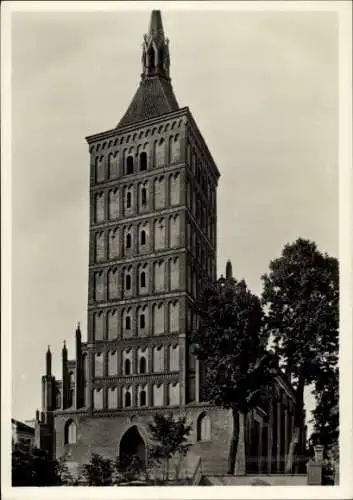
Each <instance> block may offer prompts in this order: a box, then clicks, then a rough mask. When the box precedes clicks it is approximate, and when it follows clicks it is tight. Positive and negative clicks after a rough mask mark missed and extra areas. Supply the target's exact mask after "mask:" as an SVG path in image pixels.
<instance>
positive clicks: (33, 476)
mask: <svg viewBox="0 0 353 500" xmlns="http://www.w3.org/2000/svg"><path fill="white" fill-rule="evenodd" d="M59 470H60V465H59V462H58V461H57V460H52V459H51V458H50V457H49V455H48V454H47V453H46V452H45V451H43V450H41V449H39V448H31V447H30V446H28V445H23V444H16V445H14V449H13V451H12V486H61V485H63V484H64V483H63V481H62V479H61V476H60V471H59Z"/></svg>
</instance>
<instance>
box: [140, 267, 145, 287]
mask: <svg viewBox="0 0 353 500" xmlns="http://www.w3.org/2000/svg"><path fill="white" fill-rule="evenodd" d="M145 286H146V273H145V271H142V273H141V275H140V287H141V288H145Z"/></svg>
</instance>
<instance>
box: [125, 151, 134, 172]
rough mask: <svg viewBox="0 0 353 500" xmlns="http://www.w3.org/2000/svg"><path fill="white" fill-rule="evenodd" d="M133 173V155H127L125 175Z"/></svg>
mask: <svg viewBox="0 0 353 500" xmlns="http://www.w3.org/2000/svg"><path fill="white" fill-rule="evenodd" d="M133 173H134V157H133V156H132V155H129V156H128V157H127V158H126V175H131V174H133Z"/></svg>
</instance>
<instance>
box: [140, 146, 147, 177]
mask: <svg viewBox="0 0 353 500" xmlns="http://www.w3.org/2000/svg"><path fill="white" fill-rule="evenodd" d="M145 170H147V153H146V151H142V153H141V154H140V171H141V172H143V171H145Z"/></svg>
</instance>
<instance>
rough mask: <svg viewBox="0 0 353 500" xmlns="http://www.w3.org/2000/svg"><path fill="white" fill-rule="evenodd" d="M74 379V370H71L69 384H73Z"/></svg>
mask: <svg viewBox="0 0 353 500" xmlns="http://www.w3.org/2000/svg"><path fill="white" fill-rule="evenodd" d="M74 381H75V379H74V372H69V384H73V383H74Z"/></svg>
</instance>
